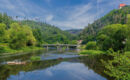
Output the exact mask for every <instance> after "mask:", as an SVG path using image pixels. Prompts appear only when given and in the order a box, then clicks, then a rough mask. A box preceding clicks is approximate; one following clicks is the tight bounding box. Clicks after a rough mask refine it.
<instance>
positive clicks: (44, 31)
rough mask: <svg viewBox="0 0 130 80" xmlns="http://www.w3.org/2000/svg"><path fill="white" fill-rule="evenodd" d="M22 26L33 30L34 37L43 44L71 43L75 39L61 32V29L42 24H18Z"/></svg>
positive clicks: (24, 22) (34, 22) (26, 22)
mask: <svg viewBox="0 0 130 80" xmlns="http://www.w3.org/2000/svg"><path fill="white" fill-rule="evenodd" d="M20 23H21V24H22V25H28V26H30V27H31V28H32V29H33V33H34V36H35V37H36V39H37V40H38V41H39V42H43V43H44V42H45V43H49V44H52V43H57V42H58V43H71V41H72V40H75V39H76V36H75V35H73V34H70V33H68V32H66V31H62V30H61V29H59V28H57V27H55V26H52V25H49V24H46V23H42V22H36V21H30V20H27V21H22V22H20Z"/></svg>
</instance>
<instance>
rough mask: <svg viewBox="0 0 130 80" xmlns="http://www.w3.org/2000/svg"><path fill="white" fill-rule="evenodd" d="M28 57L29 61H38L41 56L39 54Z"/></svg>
mask: <svg viewBox="0 0 130 80" xmlns="http://www.w3.org/2000/svg"><path fill="white" fill-rule="evenodd" d="M30 59H31V61H39V60H40V59H41V58H40V56H32V57H31V58H30Z"/></svg>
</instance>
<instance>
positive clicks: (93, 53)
mask: <svg viewBox="0 0 130 80" xmlns="http://www.w3.org/2000/svg"><path fill="white" fill-rule="evenodd" d="M79 54H83V55H97V54H104V52H103V51H99V50H83V51H81V52H80V53H79Z"/></svg>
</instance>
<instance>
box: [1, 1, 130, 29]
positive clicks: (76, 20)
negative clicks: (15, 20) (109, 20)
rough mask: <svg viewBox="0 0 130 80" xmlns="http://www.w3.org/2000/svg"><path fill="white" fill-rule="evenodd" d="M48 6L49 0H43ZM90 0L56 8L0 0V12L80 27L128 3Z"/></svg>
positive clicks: (75, 27)
mask: <svg viewBox="0 0 130 80" xmlns="http://www.w3.org/2000/svg"><path fill="white" fill-rule="evenodd" d="M45 1H46V2H47V3H48V4H47V5H48V7H50V5H51V4H50V2H51V0H45ZM93 1H95V0H92V1H91V2H89V3H86V4H79V5H75V6H67V7H65V8H64V7H61V8H60V7H58V8H53V6H52V5H51V6H52V9H50V8H45V7H44V6H43V5H42V6H39V5H38V3H33V1H30V0H0V12H7V13H8V14H9V15H11V16H21V17H28V18H29V17H31V19H34V18H36V17H38V18H40V19H42V21H46V22H47V23H50V24H52V25H56V26H58V27H59V28H61V29H71V28H73V29H81V28H84V27H85V26H87V25H88V23H92V22H93V21H94V20H95V19H97V18H99V17H101V16H103V15H104V14H106V13H108V12H109V11H111V10H112V9H114V8H115V9H116V8H118V5H119V4H120V3H126V4H130V1H129V0H122V1H121V2H120V1H119V0H115V1H112V0H110V1H108V0H96V1H97V2H98V3H99V5H98V13H96V12H97V5H96V4H94V3H96V2H93Z"/></svg>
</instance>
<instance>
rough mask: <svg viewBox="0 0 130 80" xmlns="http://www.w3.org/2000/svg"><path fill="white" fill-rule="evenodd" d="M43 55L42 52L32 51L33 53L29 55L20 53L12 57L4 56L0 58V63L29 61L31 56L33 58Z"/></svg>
mask: <svg viewBox="0 0 130 80" xmlns="http://www.w3.org/2000/svg"><path fill="white" fill-rule="evenodd" d="M40 54H43V50H41V51H40V50H39V51H34V52H30V53H23V54H22V53H21V54H15V55H13V56H11V55H6V56H5V57H3V58H0V63H1V62H3V61H12V60H15V59H19V60H23V61H24V60H29V59H30V57H31V56H35V55H40Z"/></svg>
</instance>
